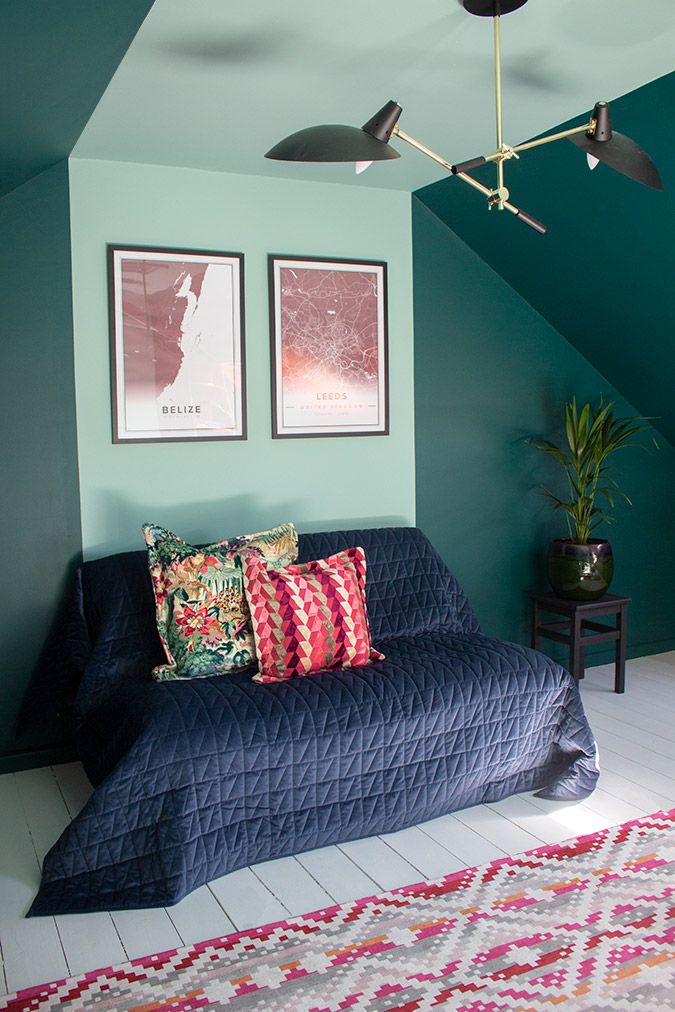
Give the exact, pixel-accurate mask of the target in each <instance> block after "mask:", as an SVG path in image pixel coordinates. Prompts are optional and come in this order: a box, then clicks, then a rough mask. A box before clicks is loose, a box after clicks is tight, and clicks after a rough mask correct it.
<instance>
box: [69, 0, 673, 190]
mask: <svg viewBox="0 0 675 1012" xmlns="http://www.w3.org/2000/svg"><path fill="white" fill-rule="evenodd" d="M502 46H503V59H504V102H505V139H506V141H507V142H509V143H512V144H515V143H517V142H518V141H521V140H523V139H525V138H527V137H531V136H534V135H536V134H538V133H540V132H542V131H544V130H546V129H548V128H549V127H551V126H552V125H554V124H557V123H560V122H562V121H564V120H566V119H569V118H571V117H575V116H577V115H579V116H580V117H582V118H583V117H585V115H586V114H587V113H588V112H589V111H590V109H591V108H592V107H593V104H594V102H595V101H596V100H597V99H600V98H604V99H608V100H610V99H612V98H615V97H618V96H619V95H622V94H625V93H626V92H628V91H632V90H633V89H634V88H637V87H640V86H641V85H643V84H646V83H647V82H648V81H651V80H654V79H655V78H657V77H661V76H662V75H663V74H667V73H669V72H671V71H672V70H675V3H673V0H530V2H529V3H528V4H527V5H526V6H525V7H523V8H521V9H520V10H519V11H516V12H514V13H513V14H510V15H508V17H504V18H503V19H502ZM390 98H393V99H395V100H397V101H398V102H400V104H401V105H402V106H403V109H404V111H403V115H402V117H401V121H400V123H401V127H402V128H403V129H404V130H405V131H406V132H407V133H409V134H412V135H413V136H414V137H416V138H418V139H419V140H421V141H423V142H424V143H425V144H427V145H428V146H429V147H431V148H434V149H436V150H437V151H439V152H440V153H441V154H443V155H444V156H445V157H446V158H448V159H449V160H450V161H455V162H456V161H462V160H464V159H466V158H469V157H472V156H474V155H477V154H481V153H487V151H488V150H492V149H493V147H494V112H493V101H494V99H493V64H492V22H491V20H490V19H484V18H475V17H472V16H471V15H469V14H467V13H466V12H465V11H464V9H463V8H462V7H461V6H460V5H459V3H458V0H415V2H413V3H404V2H403V0H340V3H339V4H337V3H335V4H334V3H327V2H326V0H156V2H155V4H154V6H153V8H152V10H151V11H150V14H149V15H148V17H147V19H146V21H145V22H144V24H143V26H142V27H141V29H140V31H139V33H138V35H137V36H136V39H135V40H134V42H133V43H132V45H131V47H130V49H129V51H128V52H127V54H126V56H125V57H124V59H123V61H122V63H121V64H120V66H119V68H118V70H117V72H116V74H115V76H114V77H113V79H112V81H111V83H110V85H109V87H108V88H107V90H106V92H105V94H104V95H103V97H102V99H101V101H100V103H99V105H98V107H97V109H96V111H95V112H94V114H93V116H92V117H91V119H90V121H89V123H88V124H87V126H86V128H85V130H84V132H83V133H82V135H81V137H80V139H79V141H78V143H77V145H76V147H75V149H74V152H73V154H74V155H75V156H76V157H81V158H106V159H114V160H122V161H135V162H150V163H159V164H166V165H181V166H194V167H199V168H203V169H211V170H217V171H226V172H242V173H248V174H255V175H270V176H288V177H292V178H301V179H316V180H323V181H336V182H338V181H339V182H345V183H355V184H356V185H359V186H364V185H365V186H369V185H370V186H380V187H385V188H390V189H402V190H414V189H417V188H418V187H420V186H423V185H425V184H426V183H430V182H433V181H434V180H436V179H439V178H441V177H442V176H443V170H442V169H439V168H438V167H437V166H435V165H434V164H433V163H432V162H430V161H428V160H427V159H425V158H424V157H423V156H421V155H419V154H417V153H416V152H414V151H412V150H410V149H407V148H406V147H405V145H402V144H400V143H399V145H398V147H399V150H401V152H402V157H401V158H400V159H399V160H397V161H396V162H387V163H379V164H375V165H373V166H372V168H371V169H369V170H368V172H366V173H364V174H363V175H362V176H359V177H358V178H357V177H355V176H354V173H353V169H351V168H350V167H349V166H333V165H306V164H305V165H297V164H288V163H279V162H271V161H269V160H267V159H265V158H263V155H264V152H265V151H266V150H267V149H268V148H270V147H271V146H272V145H273V144H274V143H275V142H276V141H277V140H280V139H281V138H282V137H284V136H285V135H287V134H289V133H292V132H293V131H295V130H298V129H300V128H301V127H304V126H311V125H313V124H315V123H340V122H342V123H351V124H353V125H355V126H360V125H361V124H362V123H363V122H365V121H366V120H367V119H369V118H370V116H371V115H372V114H373V113H374V112H376V111H377V109H379V108H380V106H382V105H383V104H384V103H385V102H386V101H387V100H388V99H390ZM615 125H616V127H617V129H619V130H620V129H621V124H620V123H618V122H617V123H616V124H615ZM635 139H636V140H637V141H638V142H639V141H640V140H641V138H640V137H637V136H636V138H635ZM644 140H645V143H646V141H647V140H648V139H647V138H645V139H644Z"/></svg>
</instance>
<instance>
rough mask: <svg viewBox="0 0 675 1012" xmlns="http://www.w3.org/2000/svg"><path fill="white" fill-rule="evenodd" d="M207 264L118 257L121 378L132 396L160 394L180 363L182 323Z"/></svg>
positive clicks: (200, 283) (181, 360)
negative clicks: (121, 347)
mask: <svg viewBox="0 0 675 1012" xmlns="http://www.w3.org/2000/svg"><path fill="white" fill-rule="evenodd" d="M207 267H208V264H206V263H198V262H194V261H191V262H189V263H188V262H185V263H181V262H175V261H174V262H160V261H157V260H135V259H129V260H123V261H122V312H123V320H124V378H125V384H126V387H127V390H128V391H129V393H130V394H131V395H132V396H133V395H134V394H135V395H137V396H138V395H140V396H149V397H159V395H160V394H161V393H162V392H163V391H164V390H165V389H166V388H167V387H169V386H171V384H172V383H174V381H175V380H176V377H177V376H178V373H179V371H180V368H181V365H182V363H183V352H182V350H181V344H180V342H181V337H182V330H181V325H182V323H183V318H184V316H185V311H186V308H187V307H188V304H189V301H190V300H197V301H198V300H199V296H200V294H201V289H202V284H203V282H204V275H205V273H206V270H207Z"/></svg>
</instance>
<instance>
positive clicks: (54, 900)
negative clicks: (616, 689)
mask: <svg viewBox="0 0 675 1012" xmlns="http://www.w3.org/2000/svg"><path fill="white" fill-rule="evenodd" d="M353 545H361V546H363V548H364V549H365V551H366V556H367V560H368V584H367V597H368V609H369V614H370V621H371V625H372V632H373V641H374V644H375V645H376V646H377V647H378V649H380V650H381V651H382V652H383V653H384V654H385V655H386V660H385V661H382V662H378V663H376V664H373V665H372V666H370V667H367V668H361V669H358V670H338V671H330V672H324V673H321V674H318V675H316V676H313V677H309V678H294V679H291V680H289V681H288V682H285V683H281V684H273V685H257V684H255V683H254V682H252V681H251V677H250V672H249V673H241V674H237V675H230V676H225V675H220V676H216V677H213V678H204V679H198V680H193V681H177V682H163V683H156V682H154V681H153V680H152V678H151V676H150V671H151V668H152V667H153V666H154V665H155V664H157V663H159V662H161V661H162V659H163V657H162V650H161V646H160V643H159V639H158V636H157V632H156V629H155V623H154V609H153V598H152V590H151V585H150V580H149V577H148V570H147V560H146V554H145V552H143V551H139V552H129V553H125V554H121V555H114V556H110V557H108V558H104V559H100V560H98V561H95V562H88V563H85V565H84V566H83V567H82V568H81V570H80V572H79V575H78V579H77V587H76V595H75V603H74V605H73V610H72V613H71V615H70V616H69V621H68V629H69V643H70V648H69V649H70V651H71V656H72V665H73V670H74V671H75V670H76V671H77V676H78V678H79V687H78V690H77V697H76V734H77V743H78V748H79V752H80V755H81V757H82V761H83V763H84V766H85V769H86V771H87V773H88V775H89V777H90V779H91V781H92V783H93V784H94V786H95V790H94V793H93V795H92V797H91V798H90V800H89V802H88V803H87V805H86V806H85V808H84V809H83V811H82V812H81V813H80V814H79V815H78V816H77V818H76V819H75V820H74V821H73V823H72V824H71V825H70V826H69V827H68V828H67V829H66V830H65V832H64V833H63V835H62V836H61V838H60V839H59V840H58V841H57V843H56V844H55V845H54V847H53V848H52V850H51V851H50V852H49V854H48V855H47V857H46V859H45V862H44V869H43V876H42V885H41V887H40V891H39V893H38V895H37V897H36V899H35V901H34V903H33V906H32V908H31V910H30V914H31V915H36V914H61V913H70V912H79V911H90V910H115V909H120V908H133V907H152V906H162V905H168V904H173V903H176V902H177V901H178V900H180V899H181V898H182V897H183V896H185V895H186V893H188V892H190V891H191V890H192V889H195V888H196V887H197V886H199V885H201V884H202V883H204V882H207V881H209V880H211V879H213V878H216V877H218V876H220V875H224V874H225V873H227V872H230V871H233V870H235V869H237V868H241V867H242V866H245V865H248V864H254V863H255V862H257V861H265V860H268V859H270V858H276V857H281V856H283V855H288V854H294V853H298V852H300V851H303V850H308V849H311V848H314V847H321V846H324V845H326V844H331V843H335V842H338V841H345V840H350V839H355V838H357V837H363V836H370V835H372V834H376V833H381V832H389V831H393V830H397V829H401V828H403V827H405V826H410V825H412V824H414V823H417V822H423V821H424V820H425V819H432V818H434V817H436V816H439V815H441V814H443V813H446V812H452V811H454V810H457V809H460V808H465V807H467V806H470V805H475V804H478V803H479V802H483V801H497V800H499V799H500V798H504V797H506V796H507V795H510V794H514V793H516V792H518V791H526V790H539V791H540V794H541V796H543V797H546V798H553V799H570V798H583V797H585V796H587V795H588V794H590V793H591V791H592V790H593V788H594V786H595V783H596V780H597V777H598V771H597V766H596V749H595V743H594V740H593V735H592V733H591V731H590V728H589V726H588V723H587V721H586V718H585V716H584V712H583V709H582V705H581V700H580V697H579V692H578V689H577V687H576V685H575V684H574V681H573V680H572V678H571V676H570V675H569V674H568V673H567V672H566V671H565V670H564V669H563V668H561V667H560V666H559V665H557V664H555V663H554V662H553V661H552V660H550V659H549V658H547V657H545V656H544V655H543V654H540V653H537V652H535V651H533V650H529V649H527V648H525V647H521V646H516V645H515V644H513V643H505V642H503V641H500V640H494V639H490V638H488V637H486V636H483V635H482V634H481V632H480V629H479V626H478V622H477V620H476V616H475V615H474V613H473V611H472V609H471V607H470V606H469V603H468V601H467V599H466V597H465V595H464V593H463V592H462V590H461V589H460V587H459V585H458V584H457V582H456V580H455V579H454V578H453V576H452V575H451V574H450V572H449V571H448V569H447V568H446V566H445V565H444V563H443V562H442V561H441V559H440V558H439V556H438V555H437V554H436V552H435V551H434V549H433V548H432V546H431V545H430V543H429V542H428V541H427V539H426V538H425V537H424V535H423V534H422V533H421V532H420V531H419V530H417V529H415V528H386V529H384V528H383V529H375V530H363V531H340V532H331V533H325V534H307V535H303V536H301V538H300V560H301V561H304V560H308V559H311V558H321V557H323V556H326V555H330V554H331V553H333V552H335V551H338V550H340V549H342V548H346V547H350V546H353Z"/></svg>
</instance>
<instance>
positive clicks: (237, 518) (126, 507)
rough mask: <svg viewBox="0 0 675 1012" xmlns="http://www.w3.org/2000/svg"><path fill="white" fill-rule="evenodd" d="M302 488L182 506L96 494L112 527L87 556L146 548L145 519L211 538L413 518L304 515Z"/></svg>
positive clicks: (189, 536) (203, 540) (200, 539)
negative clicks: (282, 527) (294, 493)
mask: <svg viewBox="0 0 675 1012" xmlns="http://www.w3.org/2000/svg"><path fill="white" fill-rule="evenodd" d="M188 491H189V490H188ZM302 491H303V490H302V489H301V488H300V489H299V490H298V498H297V499H296V500H290V499H282V500H280V501H279V502H275V501H274V500H273V499H272V497H271V496H270V498H269V499H268V500H265V499H264V498H263V496H262V495H260V494H248V493H247V494H244V495H235V496H229V497H227V496H224V497H223V498H222V499H219V500H217V501H213V500H203V501H201V502H199V501H194V502H189V501H186V502H185V503H182V504H181V505H179V506H176V505H172V506H171V507H167V508H163V506H162V502H161V497H157V496H156V495H153V496H152V499H150V497H149V496H148V497H147V498H144V497H142V496H140V495H139V496H134V497H133V498H132V497H130V496H128V495H123V494H121V493H119V492H115V491H109V492H108V491H106V492H100V493H99V494H98V499H99V503H98V510H99V515H100V516H101V517H102V521H101V525H100V526H101V527H102V528H103V529H105V530H107V531H109V532H110V537H109V538H108V539H107V540H106V541H105V542H98V543H95V544H92V545H90V546H89V547H88V548H87V552H86V556H87V558H88V559H98V558H101V557H102V556H105V555H111V554H113V553H115V552H126V551H133V550H134V549H140V548H144V547H145V546H144V542H143V536H142V534H141V525H142V524H143V523H146V522H148V523H153V524H158V525H159V526H161V527H166V528H168V529H169V530H171V531H173V532H174V533H175V534H177V535H178V536H179V537H181V538H184V540H185V541H188V542H189V543H190V544H212V543H213V542H216V541H223V540H224V539H226V538H231V537H237V536H238V535H241V534H253V533H255V532H256V531H261V530H267V529H268V528H270V527H274V526H276V525H277V524H281V523H287V522H289V521H291V522H292V523H294V524H295V526H296V527H297V529H298V531H299V532H300V533H303V532H309V531H332V530H354V529H357V528H359V527H400V526H408V525H409V523H408V521H406V519H405V518H404V517H401V516H381V517H380V516H377V517H373V516H369V517H364V518H363V519H361V518H357V519H355V518H354V517H349V518H348V519H345V518H337V519H336V518H323V519H322V518H321V517H318V518H314V517H312V518H311V519H306V518H305V516H304V511H305V510H306V508H307V507H306V505H303V499H304V498H305V497H304V496H303V494H302Z"/></svg>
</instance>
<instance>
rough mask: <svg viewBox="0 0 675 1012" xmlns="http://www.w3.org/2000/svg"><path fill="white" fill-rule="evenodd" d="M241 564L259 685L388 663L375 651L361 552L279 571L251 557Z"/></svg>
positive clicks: (363, 555)
mask: <svg viewBox="0 0 675 1012" xmlns="http://www.w3.org/2000/svg"><path fill="white" fill-rule="evenodd" d="M242 566H243V570H244V587H245V588H246V595H247V597H248V602H249V607H250V610H251V621H252V624H253V634H254V637H255V650H256V654H257V657H258V673H257V674H256V675H254V676H253V680H254V681H255V682H278V681H282V680H283V679H286V678H291V677H292V676H293V675H311V674H314V673H315V672H317V671H323V670H325V669H326V668H361V667H364V666H365V665H366V664H370V663H371V661H383V660H384V656H383V654H381V653H378V651H377V650H374V649H373V647H372V645H371V639H370V626H369V624H368V613H367V611H366V555H365V552H364V551H363V549H362V548H348V549H347V550H346V551H343V552H337V553H336V554H335V555H331V556H329V557H328V558H327V559H318V560H317V561H315V562H305V563H303V564H302V565H297V566H286V567H284V568H281V569H278V568H272V567H270V566H268V565H267V564H266V563H265V561H264V559H262V558H260V557H257V556H254V555H247V556H246V557H244V558H243V559H242Z"/></svg>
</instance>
